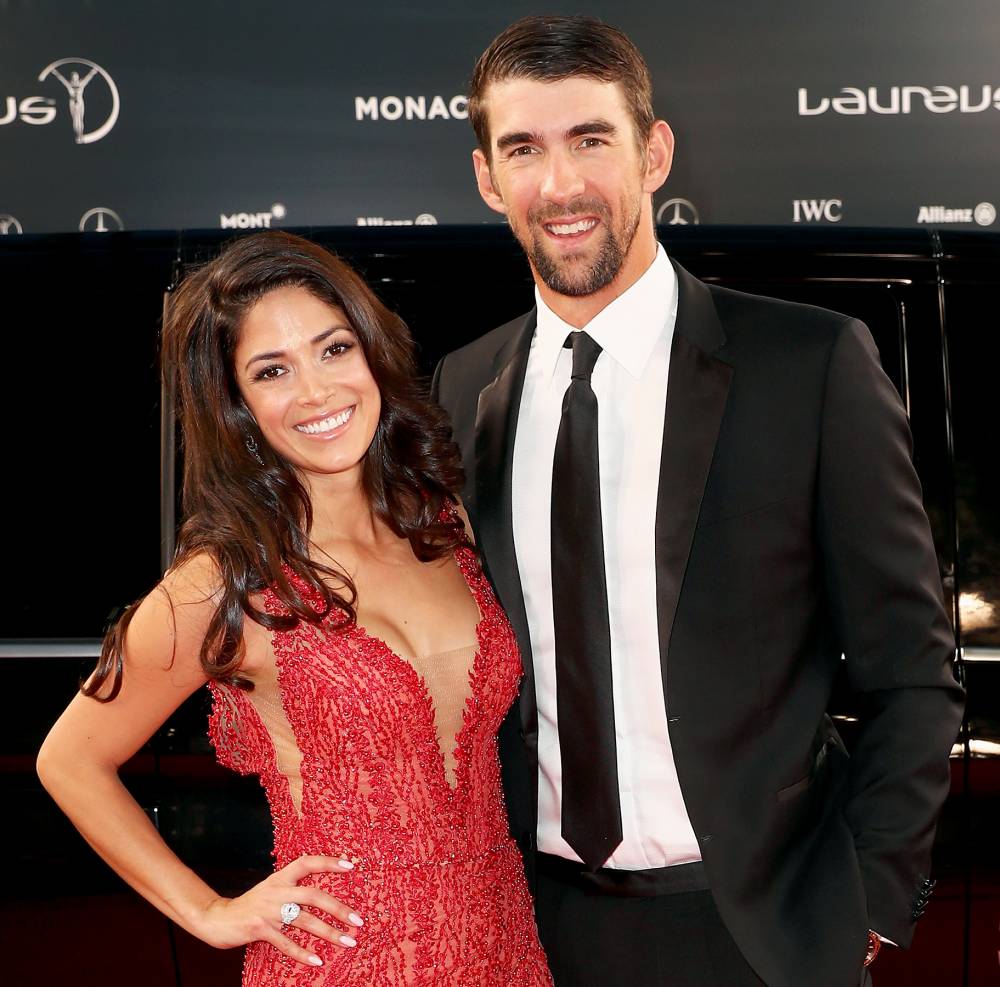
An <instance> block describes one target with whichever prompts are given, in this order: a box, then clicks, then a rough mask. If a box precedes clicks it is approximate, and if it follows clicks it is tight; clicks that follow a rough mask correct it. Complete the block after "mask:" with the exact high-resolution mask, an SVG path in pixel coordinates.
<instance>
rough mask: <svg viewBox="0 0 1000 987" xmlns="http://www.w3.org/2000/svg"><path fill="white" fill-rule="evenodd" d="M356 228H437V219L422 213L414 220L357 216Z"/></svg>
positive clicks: (427, 213)
mask: <svg viewBox="0 0 1000 987" xmlns="http://www.w3.org/2000/svg"><path fill="white" fill-rule="evenodd" d="M358 226H437V217H435V216H432V215H431V214H430V213H429V212H422V213H421V214H420V215H419V216H417V218H416V219H386V218H385V217H384V216H358Z"/></svg>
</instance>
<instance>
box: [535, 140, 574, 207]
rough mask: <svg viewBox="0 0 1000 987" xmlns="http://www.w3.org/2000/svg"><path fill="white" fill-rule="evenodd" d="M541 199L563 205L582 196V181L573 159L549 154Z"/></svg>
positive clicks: (562, 155) (564, 155)
mask: <svg viewBox="0 0 1000 987" xmlns="http://www.w3.org/2000/svg"><path fill="white" fill-rule="evenodd" d="M545 164H546V168H545V178H544V179H543V181H542V188H541V192H542V197H543V198H545V199H547V200H548V201H549V202H556V203H559V204H560V205H564V204H565V203H567V202H569V201H570V200H571V199H574V198H576V196H578V195H582V194H583V190H584V181H583V176H582V175H581V174H580V170H579V168H577V166H576V162H575V161H574V160H573V158H572V157H571V156H570V155H569V154H566V153H551V154H550V155H549V157H548V160H547V161H546V162H545Z"/></svg>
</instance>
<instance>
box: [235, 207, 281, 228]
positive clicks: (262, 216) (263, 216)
mask: <svg viewBox="0 0 1000 987" xmlns="http://www.w3.org/2000/svg"><path fill="white" fill-rule="evenodd" d="M287 215H288V209H287V208H286V207H285V206H284V205H282V203H280V202H276V203H275V204H274V205H273V206H271V209H270V211H269V212H234V213H229V214H228V215H227V214H226V213H219V227H220V229H223V230H269V229H270V228H271V221H272V220H275V219H277V220H282V219H284V218H285V216H287Z"/></svg>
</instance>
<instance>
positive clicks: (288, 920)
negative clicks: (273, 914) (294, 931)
mask: <svg viewBox="0 0 1000 987" xmlns="http://www.w3.org/2000/svg"><path fill="white" fill-rule="evenodd" d="M301 911H302V909H301V907H299V906H298V905H296V904H295V902H294V901H286V902H285V903H284V904H283V905H282V906H281V924H282V925H291V924H292V922H294V921H295V920H296V919H297V918H298V917H299V912H301Z"/></svg>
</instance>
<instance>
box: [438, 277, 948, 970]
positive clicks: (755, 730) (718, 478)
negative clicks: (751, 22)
mask: <svg viewBox="0 0 1000 987" xmlns="http://www.w3.org/2000/svg"><path fill="white" fill-rule="evenodd" d="M675 267H677V266H676V265H675ZM677 274H678V279H679V299H678V316H677V325H676V328H675V332H674V337H673V343H672V349H671V353H670V370H669V379H668V391H667V400H666V409H665V422H664V435H663V449H662V456H661V463H660V478H659V492H658V500H657V510H656V570H657V571H656V584H657V607H658V617H659V639H660V656H661V666H662V670H663V690H664V699H665V703H666V709H667V719H668V727H669V731H670V740H671V745H672V747H673V753H674V758H675V761H676V765H677V772H678V777H679V779H680V785H681V790H682V792H683V796H684V801H685V804H686V806H687V810H688V814H689V816H690V819H691V823H692V825H693V827H694V831H695V833H696V835H697V837H698V839H699V841H700V843H701V846H702V855H703V858H704V862H705V868H706V872H707V875H708V879H709V883H710V885H711V888H712V892H713V895H714V897H715V900H716V903H717V905H718V908H719V911H720V912H721V914H722V917H723V919H724V921H725V922H726V925H727V927H728V928H729V931H730V933H731V934H732V936H733V938H734V939H735V940H736V942H737V944H738V945H739V947H740V948H741V950H742V951H743V953H744V955H745V956H746V957H747V959H748V960H749V962H750V963H751V965H752V966H753V967H754V969H755V970H756V971H757V973H758V974H759V975H760V976H761V977H762V979H763V980H764V981H765V982H766V983H767V984H769V985H772V987H802V984H805V983H808V984H810V985H811V987H826V985H829V987H847V985H853V984H856V983H857V979H858V971H859V969H860V966H861V963H862V960H863V957H864V953H865V945H866V935H867V930H868V929H869V927H871V928H874V929H876V930H878V931H879V932H880V933H881V934H882V935H884V936H886V937H887V938H889V939H892V940H893V941H895V942H897V943H899V944H901V945H906V944H908V943H909V941H910V939H911V937H912V934H913V924H914V922H915V920H916V918H917V917H918V916H919V913H920V912H921V911H922V909H923V902H924V900H925V898H926V895H927V893H928V872H929V867H930V851H931V845H932V842H933V836H934V828H935V821H936V818H937V815H938V812H939V809H940V806H941V804H942V802H943V801H944V799H945V796H946V794H947V791H948V785H949V770H948V753H949V750H950V747H951V744H952V742H953V740H954V738H955V735H956V733H957V730H958V727H959V723H960V720H961V711H962V704H963V694H962V690H961V689H960V687H959V686H958V685H957V684H956V681H955V678H954V675H953V671H952V665H951V662H952V658H953V656H954V649H955V642H954V636H953V634H952V631H951V628H950V625H949V622H948V619H947V617H946V614H945V611H944V607H943V604H942V600H941V585H940V579H939V574H938V567H937V560H936V556H935V552H934V547H933V543H932V540H931V535H930V530H929V526H928V524H927V519H926V516H925V514H924V511H923V507H922V503H921V495H920V486H919V482H918V480H917V477H916V474H915V472H914V469H913V466H912V463H911V458H910V452H911V450H910V434H909V429H908V425H907V422H906V416H905V413H904V410H903V408H902V406H901V403H900V401H899V397H898V395H897V393H896V391H895V389H894V388H893V386H892V384H891V382H890V381H889V380H888V378H887V377H886V376H885V374H884V373H883V372H882V370H881V367H880V365H879V362H878V355H877V352H876V349H875V345H874V342H873V341H872V338H871V336H870V334H869V332H868V330H867V329H866V328H865V327H864V325H862V324H861V323H859V322H857V321H856V320H853V319H850V318H847V317H846V316H843V315H838V314H836V313H833V312H828V311H825V310H823V309H818V308H811V307H808V306H803V305H794V304H791V303H787V302H782V301H777V300H774V299H769V298H761V297H756V296H753V295H747V294H742V293H740V292H735V291H731V290H728V289H725V288H719V287H714V286H712V287H709V286H706V285H704V284H702V283H701V282H699V281H697V280H696V279H694V278H693V277H691V276H690V275H689V274H688V273H687V272H686V271H684V270H683V269H682V268H679V267H677ZM534 324H535V319H534V313H529V315H527V316H526V317H524V318H521V319H516V320H514V321H513V322H511V323H508V324H507V325H505V326H501V327H500V328H499V329H496V330H494V331H493V332H491V333H489V334H488V335H486V336H484V337H483V338H481V339H479V340H477V341H476V342H474V343H472V344H470V345H468V346H466V347H464V348H463V349H460V350H458V351H456V352H455V353H452V354H450V355H449V356H447V357H445V359H444V360H443V361H442V362H441V364H440V365H439V367H438V369H437V371H436V373H435V375H434V384H433V391H434V394H435V396H436V398H437V400H439V401H440V403H441V404H442V405H443V406H444V408H445V409H446V410H447V411H448V412H449V414H450V415H451V419H452V422H453V426H454V432H455V439H456V441H457V442H458V444H459V446H460V447H461V450H462V455H463V458H464V463H465V467H466V471H467V483H466V488H465V492H464V497H465V504H466V507H467V509H468V511H469V515H470V518H471V520H472V524H473V527H474V530H475V532H476V537H477V540H478V544H479V547H480V549H481V551H482V553H483V555H484V557H485V562H486V566H487V569H488V572H489V574H490V577H491V579H492V581H493V584H494V586H495V587H496V590H497V593H498V595H499V598H500V601H501V602H502V604H503V605H504V607H505V608H506V610H507V613H508V615H509V617H510V620H511V622H512V624H513V626H514V629H515V632H516V634H517V638H518V642H519V644H520V647H521V651H522V655H523V659H524V664H525V669H526V675H525V679H524V682H523V686H522V691H521V697H520V703H519V705H518V706H517V707H516V708H515V710H514V711H512V715H511V716H510V717H508V720H507V722H506V723H505V724H504V728H503V730H502V732H501V757H502V762H503V768H504V783H505V788H506V794H507V800H508V808H509V811H510V817H511V827H512V832H513V833H514V835H515V837H516V838H518V840H519V842H520V843H521V845H522V847H523V848H524V849H525V850H526V851H527V852H526V864H527V868H528V872H529V877H530V876H531V873H532V862H531V858H532V852H531V851H532V850H533V848H534V835H533V834H534V829H535V822H536V809H537V798H536V790H535V788H536V784H537V754H536V750H537V713H536V708H535V698H534V684H533V676H532V662H531V648H530V639H529V635H528V628H527V621H526V617H525V612H524V602H523V597H522V593H521V587H520V583H519V580H518V572H517V560H516V558H515V554H514V541H513V533H512V519H511V461H512V454H513V445H514V435H515V431H516V428H517V417H518V407H519V402H520V395H521V388H522V384H523V380H524V371H525V366H526V363H527V356H528V350H529V346H530V342H531V338H532V334H533V331H534ZM636 427H637V428H641V427H642V423H641V422H637V423H636ZM539 509H540V510H548V509H549V505H547V504H542V505H539ZM842 654H843V655H845V656H846V660H844V659H842V658H841V655H842ZM842 661H844V668H845V671H846V673H847V676H848V678H849V681H850V684H851V686H852V687H853V688H854V690H856V692H857V693H858V695H859V696H860V702H861V705H862V708H863V723H862V725H861V729H860V734H859V739H858V741H857V743H856V745H855V747H854V750H853V754H852V756H851V757H848V755H847V753H846V751H845V749H844V746H843V744H842V742H841V740H840V737H839V736H838V734H837V731H836V730H835V728H834V726H833V723H832V722H831V720H830V718H829V716H828V715H827V706H828V702H829V699H830V695H831V690H832V686H833V682H834V678H835V676H836V675H837V673H838V670H839V669H840V667H841V663H842Z"/></svg>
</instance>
